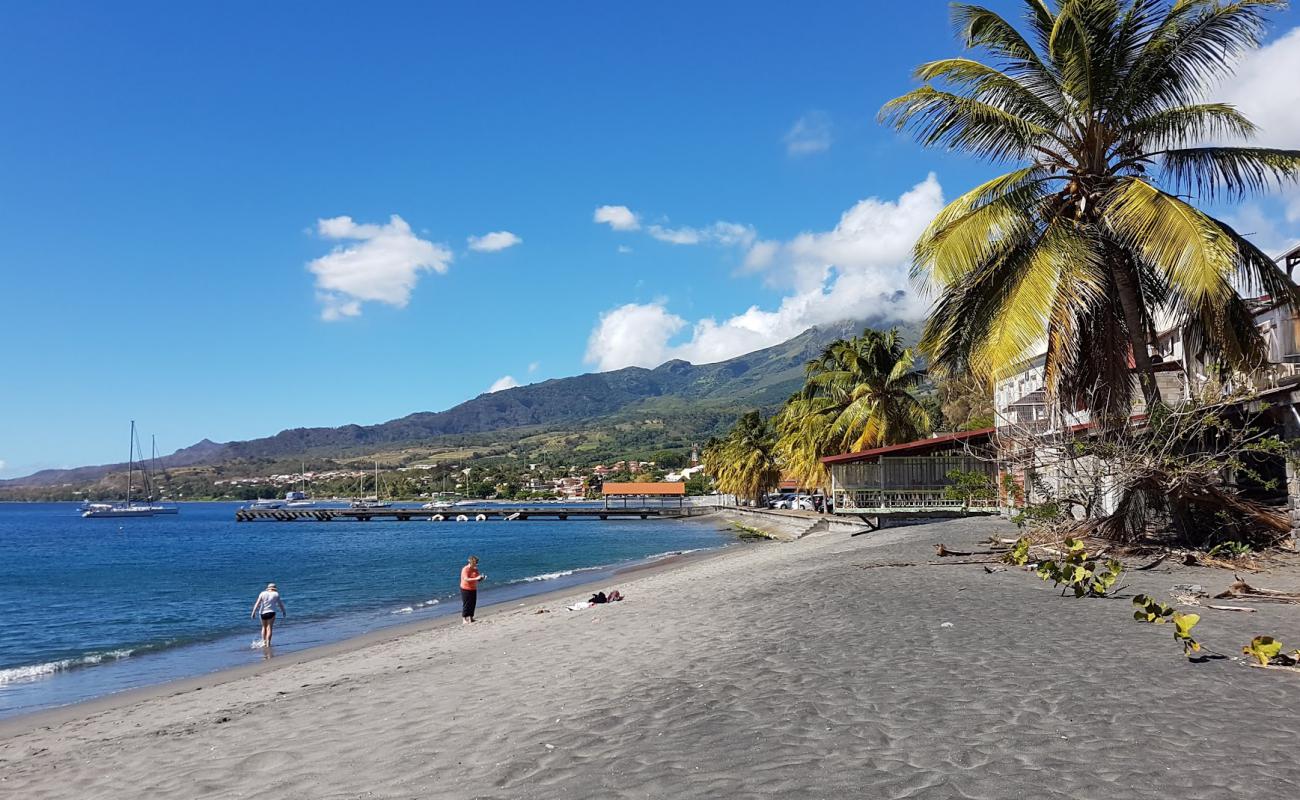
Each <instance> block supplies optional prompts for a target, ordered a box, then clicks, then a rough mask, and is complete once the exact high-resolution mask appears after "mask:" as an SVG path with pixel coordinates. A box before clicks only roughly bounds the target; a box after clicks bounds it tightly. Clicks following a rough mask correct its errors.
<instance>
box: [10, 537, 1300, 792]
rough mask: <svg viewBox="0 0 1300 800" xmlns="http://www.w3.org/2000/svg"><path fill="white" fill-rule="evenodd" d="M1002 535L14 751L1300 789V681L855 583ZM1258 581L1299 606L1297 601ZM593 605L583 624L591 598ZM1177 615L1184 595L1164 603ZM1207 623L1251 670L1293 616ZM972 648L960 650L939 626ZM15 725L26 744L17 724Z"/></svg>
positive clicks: (27, 774) (620, 777)
mask: <svg viewBox="0 0 1300 800" xmlns="http://www.w3.org/2000/svg"><path fill="white" fill-rule="evenodd" d="M994 531H996V532H998V533H1000V534H1002V535H1013V531H1012V529H1010V528H1009V527H1007V526H1005V525H1004V524H1002V523H998V522H994V521H990V520H983V521H980V520H974V521H962V522H945V523H936V524H932V525H924V526H913V527H907V528H899V529H895V530H887V531H884V532H881V533H877V534H873V535H869V536H861V537H857V538H849V537H847V536H845V535H844V534H840V533H837V534H824V535H818V536H815V537H811V538H808V539H804V540H801V541H798V542H793V543H771V544H757V545H746V546H744V547H740V548H736V549H735V552H732V553H730V554H727V555H723V556H721V557H718V558H714V559H710V560H705V561H700V562H695V563H688V564H685V565H683V566H682V567H681V568H680V569H677V570H673V571H668V572H661V573H658V574H647V575H644V576H638V577H634V578H631V579H630V580H629V581H628V582H625V583H624V584H622V585H621V586H620V587H619V588H620V589H622V590H624V591H625V592H626V593H627V595H628V597H629V599H628V600H627V601H626V602H624V603H621V604H617V605H611V606H605V607H598V608H595V609H590V610H587V611H581V612H570V611H565V610H564V608H563V604H562V603H559V602H548V603H545V604H543V607H545V608H546V609H548V611H549V613H546V614H535V613H533V612H534V610H535V608H534V607H532V606H530V607H527V608H519V609H513V610H510V611H507V612H504V613H497V614H493V615H491V616H488V617H485V618H484V620H483V621H482V622H481V623H479V624H476V625H474V626H472V627H470V628H468V629H462V628H460V627H451V628H443V629H438V630H433V631H427V632H423V633H419V634H413V635H409V636H405V637H403V638H400V639H397V640H394V641H390V642H385V643H382V644H375V645H371V646H368V647H366V648H363V649H360V650H356V651H353V652H347V653H342V654H335V655H327V656H323V657H321V658H318V659H315V660H311V661H306V662H303V663H297V664H290V665H288V666H286V667H284V668H282V669H278V670H274V671H271V672H264V673H262V674H257V675H251V676H244V677H239V678H237V679H235V680H229V681H226V682H219V681H214V682H213V683H211V684H209V685H207V686H206V687H205V688H204V689H203V690H202V691H187V692H185V693H180V694H177V693H170V694H168V693H165V692H164V693H160V694H159V695H158V696H155V697H152V698H149V699H144V700H135V701H132V702H131V703H129V704H125V705H121V706H120V707H117V708H110V709H108V710H96V711H93V713H92V712H89V711H88V712H87V713H88V714H90V716H83V717H80V718H76V719H72V720H69V721H65V722H58V723H55V724H52V725H51V726H50V727H45V728H35V729H32V728H31V727H30V726H28V730H26V731H20V732H17V733H12V730H13V726H10V728H9V730H10V731H11V735H10V736H9V738H6V739H4V740H0V779H2V781H3V782H0V790H3V794H4V795H5V796H11V797H26V796H34V797H51V798H57V797H70V798H74V797H76V798H79V797H96V798H111V797H132V798H134V797H177V798H181V797H200V796H201V797H253V796H256V795H262V796H266V797H322V798H354V797H358V798H359V797H379V798H394V797H403V798H405V797H457V798H462V797H466V798H467V797H492V798H530V797H537V798H543V797H545V798H570V797H572V798H584V797H593V798H595V797H598V798H609V797H653V798H661V797H662V798H681V797H749V796H772V797H789V796H797V797H799V798H823V797H825V798H832V797H833V798H840V797H847V796H853V797H881V798H901V797H917V798H948V797H954V798H1016V797H1024V798H1146V797H1170V798H1175V797H1176V798H1226V797H1234V796H1245V795H1248V794H1257V795H1259V796H1270V795H1272V796H1279V795H1281V794H1285V793H1286V792H1293V791H1294V788H1295V785H1296V783H1297V782H1300V765H1298V764H1297V758H1296V752H1295V751H1296V748H1297V747H1300V744H1298V742H1300V737H1298V736H1297V734H1300V713H1298V712H1300V674H1291V673H1285V672H1273V671H1264V670H1257V669H1249V668H1247V667H1245V666H1243V665H1242V663H1241V662H1240V660H1239V659H1222V660H1211V661H1208V662H1206V663H1199V664H1192V663H1188V662H1187V661H1186V660H1185V659H1184V658H1183V656H1182V655H1181V650H1180V648H1179V646H1178V645H1177V644H1176V643H1175V642H1174V641H1173V639H1172V634H1171V631H1170V630H1169V628H1168V627H1163V626H1162V627H1155V626H1150V625H1142V624H1139V623H1136V622H1134V621H1132V619H1131V606H1130V605H1129V602H1128V596H1131V594H1132V593H1133V592H1149V593H1154V594H1158V595H1160V596H1162V597H1163V596H1166V595H1167V592H1168V590H1169V588H1170V586H1171V585H1172V584H1174V583H1182V582H1196V583H1200V584H1203V585H1204V586H1205V587H1206V588H1207V589H1211V590H1213V591H1218V590H1219V589H1221V588H1223V587H1225V586H1226V585H1227V583H1228V582H1229V581H1230V580H1231V575H1230V574H1229V573H1226V572H1224V571H1221V570H1210V569H1193V568H1184V567H1177V568H1171V569H1168V570H1166V569H1164V568H1163V567H1162V568H1160V570H1158V571H1155V572H1153V573H1138V577H1130V578H1129V579H1127V580H1126V581H1125V582H1126V583H1127V584H1128V585H1129V587H1130V588H1129V590H1128V591H1126V592H1125V593H1124V594H1125V597H1123V598H1121V599H1117V600H1076V599H1074V598H1068V599H1061V598H1059V597H1058V596H1057V594H1056V592H1054V591H1053V590H1052V589H1050V588H1049V587H1048V586H1047V585H1045V584H1043V583H1041V582H1040V581H1038V580H1037V579H1036V578H1034V577H1033V576H1032V575H1031V574H1028V573H1024V572H1019V571H1004V572H998V573H995V574H991V575H990V574H986V573H985V572H984V570H983V567H981V566H977V565H971V566H943V567H926V566H920V567H906V568H882V569H862V568H861V565H864V564H875V563H884V562H893V561H926V560H932V558H933V556H932V552H933V551H932V544H933V543H935V542H938V541H943V542H944V543H946V544H947V545H948V546H949V547H954V548H962V549H970V547H969V546H971V545H973V544H974V542H975V541H976V540H978V539H980V538H982V537H984V536H987V535H988V534H989V533H991V532H994ZM1285 577H1286V576H1281V577H1280V578H1279V579H1278V580H1271V579H1270V577H1269V576H1267V575H1265V576H1253V577H1250V578H1248V580H1250V581H1251V582H1252V583H1254V584H1256V585H1263V586H1282V584H1283V582H1284V581H1283V578H1285ZM573 599H578V598H576V597H575V598H573ZM1165 599H1167V597H1166V598H1165ZM1260 609H1261V610H1260V612H1259V613H1256V614H1233V613H1228V612H1216V611H1210V610H1202V611H1201V613H1202V618H1203V621H1202V623H1201V625H1200V627H1199V628H1198V629H1197V634H1198V635H1199V638H1200V639H1201V640H1202V641H1203V642H1204V643H1205V644H1206V645H1207V646H1208V647H1210V648H1213V649H1215V650H1218V651H1220V652H1223V653H1226V654H1230V655H1235V654H1236V653H1237V652H1238V650H1239V649H1240V647H1241V645H1242V644H1244V643H1245V642H1246V641H1248V640H1249V639H1250V637H1251V636H1252V635H1254V634H1256V633H1270V634H1274V635H1277V636H1279V637H1280V638H1281V639H1282V640H1283V641H1284V642H1286V643H1288V644H1291V645H1293V646H1297V647H1300V609H1298V608H1297V607H1294V606H1266V605H1261V606H1260ZM945 622H948V623H951V627H943V626H942V623H945ZM20 727H21V726H20Z"/></svg>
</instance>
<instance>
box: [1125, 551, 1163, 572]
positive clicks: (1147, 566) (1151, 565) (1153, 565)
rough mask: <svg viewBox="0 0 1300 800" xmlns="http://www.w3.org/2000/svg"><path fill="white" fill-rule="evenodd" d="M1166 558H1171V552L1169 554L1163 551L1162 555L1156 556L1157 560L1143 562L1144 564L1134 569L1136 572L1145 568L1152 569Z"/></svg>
mask: <svg viewBox="0 0 1300 800" xmlns="http://www.w3.org/2000/svg"><path fill="white" fill-rule="evenodd" d="M1166 558H1169V554H1168V553H1161V554H1160V555H1158V556H1156V560H1155V561H1151V562H1148V563H1146V564H1143V565H1142V566H1140V567H1134V568H1133V569H1134V571H1136V572H1141V571H1143V570H1148V569H1152V568H1154V567H1156V566H1158V565H1159V564H1160V562H1162V561H1164V560H1165V559H1166Z"/></svg>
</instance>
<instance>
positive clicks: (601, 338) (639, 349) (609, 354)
mask: <svg viewBox="0 0 1300 800" xmlns="http://www.w3.org/2000/svg"><path fill="white" fill-rule="evenodd" d="M685 326H686V320H684V319H682V318H681V317H679V316H677V315H676V314H673V313H670V312H669V311H668V309H666V308H664V304H663V303H628V304H627V305H625V306H619V307H618V308H612V309H610V310H609V311H606V312H605V313H604V314H601V315H600V321H599V322H597V323H596V327H595V329H593V330H592V332H591V336H589V337H588V338H587V354H586V356H585V360H586V362H587V363H588V364H594V365H595V366H596V369H598V370H600V371H601V372H605V371H608V370H611V369H619V368H620V367H627V366H639V367H653V366H657V365H659V364H662V363H663V362H665V361H667V360H668V359H669V358H670V356H669V355H668V352H669V347H668V340H669V339H671V338H672V337H673V336H674V335H676V333H677V332H678V331H680V330H681V329H682V328H684V327H685Z"/></svg>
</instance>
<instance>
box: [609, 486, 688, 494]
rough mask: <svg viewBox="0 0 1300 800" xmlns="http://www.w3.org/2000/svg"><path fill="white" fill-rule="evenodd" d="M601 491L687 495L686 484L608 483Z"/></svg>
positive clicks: (610, 492)
mask: <svg viewBox="0 0 1300 800" xmlns="http://www.w3.org/2000/svg"><path fill="white" fill-rule="evenodd" d="M601 491H602V492H603V493H604V494H655V495H673V496H677V495H684V494H686V484H684V483H607V484H605V485H604V486H603V487H602V488H601Z"/></svg>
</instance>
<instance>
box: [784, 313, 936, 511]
mask: <svg viewBox="0 0 1300 800" xmlns="http://www.w3.org/2000/svg"><path fill="white" fill-rule="evenodd" d="M914 367H915V356H914V355H913V353H912V351H911V350H909V349H906V348H904V347H903V344H902V338H901V336H900V334H899V332H898V329H897V328H894V329H891V330H889V331H883V332H882V331H876V330H872V329H870V328H867V329H866V330H864V331H863V332H862V335H861V336H856V337H854V338H852V339H841V340H839V341H836V342H832V343H831V344H829V345H827V346H826V348H825V349H824V350H823V351H822V352H821V354H820V355H819V356H818V357H817V358H816V359H814V360H813V361H811V362H809V363H808V365H807V368H806V379H805V381H804V386H803V388H802V389H801V390H800V391H799V392H798V393H797V394H795V395H794V396H793V397H791V398H790V399H789V400H788V401H787V402H786V404H785V406H784V407H783V408H782V409H781V411H780V413H779V414H778V415H777V418H776V428H777V432H778V434H779V441H778V449H779V451H780V453H781V458H782V461H783V462H784V464H785V466H786V469H787V470H788V471H789V472H790V474H791V475H792V476H793V477H794V478H795V479H796V480H798V481H799V483H800V485H802V486H824V485H825V483H826V469H825V467H824V465H823V464H822V463H821V459H822V458H823V457H824V456H828V455H833V454H836V453H844V452H849V451H853V450H864V449H867V448H871V447H878V446H880V445H885V444H897V443H900V442H908V441H912V440H914V439H918V438H920V437H921V436H922V435H924V434H926V433H928V432H929V430H930V416H929V414H928V413H927V412H926V410H925V407H924V406H923V405H922V403H921V401H920V400H918V399H917V396H916V394H915V392H916V389H917V387H918V386H919V384H920V382H921V379H922V373H921V372H920V371H919V370H917V369H915V368H914Z"/></svg>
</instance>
